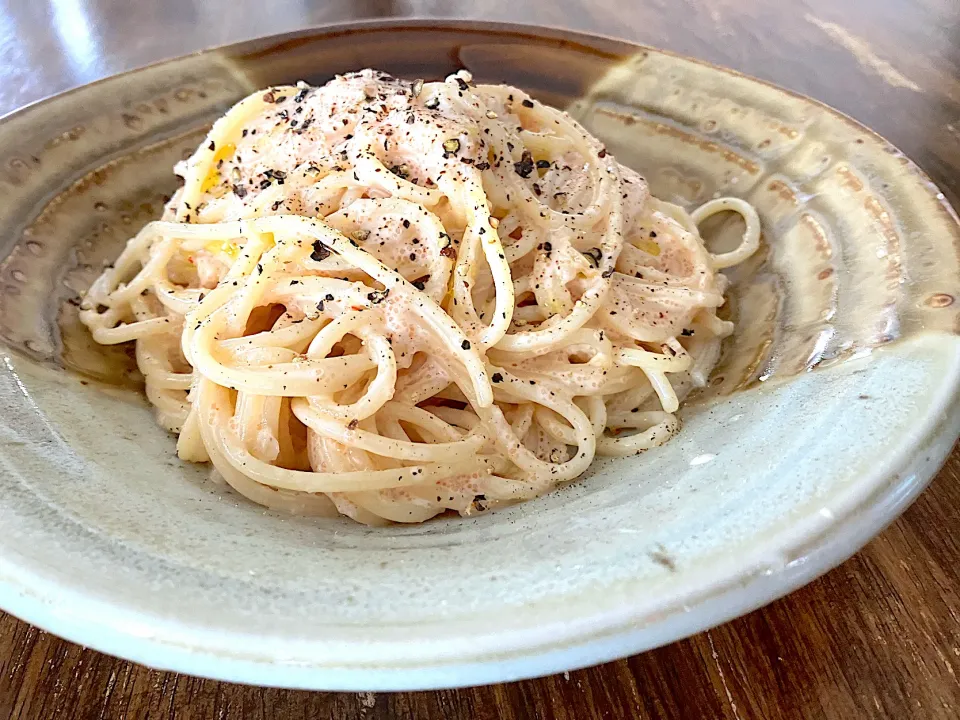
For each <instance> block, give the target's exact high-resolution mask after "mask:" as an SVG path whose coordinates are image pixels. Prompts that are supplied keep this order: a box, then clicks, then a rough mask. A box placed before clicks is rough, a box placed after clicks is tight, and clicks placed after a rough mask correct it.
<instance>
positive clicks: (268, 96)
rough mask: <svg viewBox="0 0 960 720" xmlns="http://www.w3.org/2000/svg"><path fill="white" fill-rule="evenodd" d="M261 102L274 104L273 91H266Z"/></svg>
mask: <svg viewBox="0 0 960 720" xmlns="http://www.w3.org/2000/svg"><path fill="white" fill-rule="evenodd" d="M263 101H264V102H266V103H274V102H276V101H277V96H276V95H274V94H273V90H268V91H267V92H265V93H264V94H263Z"/></svg>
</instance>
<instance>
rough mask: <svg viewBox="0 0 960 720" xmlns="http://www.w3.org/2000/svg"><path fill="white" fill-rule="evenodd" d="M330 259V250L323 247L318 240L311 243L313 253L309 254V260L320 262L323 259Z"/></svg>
mask: <svg viewBox="0 0 960 720" xmlns="http://www.w3.org/2000/svg"><path fill="white" fill-rule="evenodd" d="M328 257H330V248H328V247H327V246H326V245H324V244H323V243H322V242H320V241H319V240H314V241H313V252H312V253H310V259H311V260H316V261H317V262H321V261H322V260H324V259H325V258H328Z"/></svg>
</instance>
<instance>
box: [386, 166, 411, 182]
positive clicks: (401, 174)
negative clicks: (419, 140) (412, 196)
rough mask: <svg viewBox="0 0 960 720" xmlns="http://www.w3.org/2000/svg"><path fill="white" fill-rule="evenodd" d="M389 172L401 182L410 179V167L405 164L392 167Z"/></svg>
mask: <svg viewBox="0 0 960 720" xmlns="http://www.w3.org/2000/svg"><path fill="white" fill-rule="evenodd" d="M390 172H392V173H393V174H394V175H396V176H397V177H398V178H400V179H401V180H406V179H407V178H409V177H410V167H409V166H408V165H407V164H406V163H403V164H402V165H394V166H393V167H391V168H390Z"/></svg>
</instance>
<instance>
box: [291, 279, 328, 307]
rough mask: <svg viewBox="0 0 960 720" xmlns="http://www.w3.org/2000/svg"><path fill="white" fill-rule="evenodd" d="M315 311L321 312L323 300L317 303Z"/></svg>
mask: <svg viewBox="0 0 960 720" xmlns="http://www.w3.org/2000/svg"><path fill="white" fill-rule="evenodd" d="M291 284H292V283H291ZM317 310H319V311H320V312H323V300H321V301H320V302H318V303H317Z"/></svg>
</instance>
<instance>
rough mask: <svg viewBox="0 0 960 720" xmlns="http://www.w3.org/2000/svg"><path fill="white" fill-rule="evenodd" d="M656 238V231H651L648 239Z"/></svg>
mask: <svg viewBox="0 0 960 720" xmlns="http://www.w3.org/2000/svg"><path fill="white" fill-rule="evenodd" d="M656 236H657V231H656V230H651V231H650V237H652V238H655V237H656Z"/></svg>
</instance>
